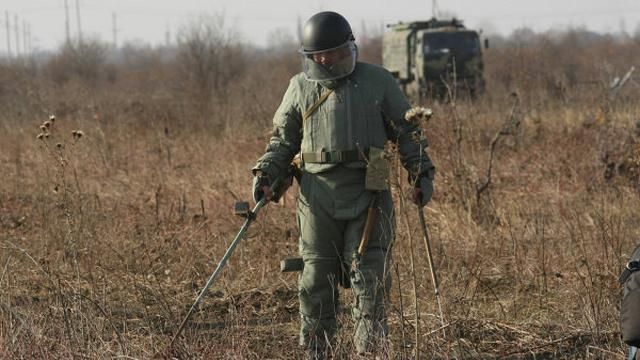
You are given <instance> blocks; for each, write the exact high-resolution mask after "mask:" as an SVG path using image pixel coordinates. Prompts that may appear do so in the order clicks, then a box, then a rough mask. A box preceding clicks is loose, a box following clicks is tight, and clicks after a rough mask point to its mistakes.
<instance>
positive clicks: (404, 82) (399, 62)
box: [382, 19, 484, 100]
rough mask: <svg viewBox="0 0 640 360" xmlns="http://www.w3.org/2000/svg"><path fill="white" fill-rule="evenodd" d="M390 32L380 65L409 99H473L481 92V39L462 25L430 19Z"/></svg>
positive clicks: (457, 21) (385, 36)
mask: <svg viewBox="0 0 640 360" xmlns="http://www.w3.org/2000/svg"><path fill="white" fill-rule="evenodd" d="M389 28H390V31H388V32H386V33H385V34H384V36H383V53H382V54H383V56H382V63H383V66H385V67H386V68H387V69H388V70H389V71H391V73H392V74H393V75H394V76H395V77H396V78H397V79H398V82H399V84H400V85H401V86H402V88H403V90H404V91H405V93H406V94H407V95H408V96H410V97H412V98H415V97H417V98H418V99H419V100H421V99H423V98H424V97H431V98H434V97H437V98H444V97H446V96H447V95H448V94H449V92H450V91H451V92H454V91H455V92H460V91H462V92H463V93H464V94H468V95H470V96H471V97H475V96H476V95H478V93H480V92H482V91H483V90H484V78H483V75H482V73H483V67H484V66H483V61H482V49H481V46H480V38H479V36H478V33H477V32H476V31H474V30H470V29H467V28H465V27H464V25H463V24H462V22H461V21H459V20H457V19H452V20H436V19H431V20H428V21H415V22H410V23H398V24H394V25H390V26H389Z"/></svg>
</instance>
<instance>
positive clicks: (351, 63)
mask: <svg viewBox="0 0 640 360" xmlns="http://www.w3.org/2000/svg"><path fill="white" fill-rule="evenodd" d="M300 55H301V56H302V71H303V72H304V73H305V75H306V77H307V79H308V80H311V81H325V80H336V79H340V78H343V77H345V76H347V75H349V74H351V73H352V72H353V69H355V67H356V58H357V48H356V45H355V43H354V42H353V41H351V40H349V41H347V42H345V43H344V44H342V45H340V46H338V47H335V48H333V49H327V50H321V51H304V50H300Z"/></svg>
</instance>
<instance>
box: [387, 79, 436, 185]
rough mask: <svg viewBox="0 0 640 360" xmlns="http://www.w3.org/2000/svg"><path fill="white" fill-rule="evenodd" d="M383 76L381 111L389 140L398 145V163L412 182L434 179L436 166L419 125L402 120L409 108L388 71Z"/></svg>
mask: <svg viewBox="0 0 640 360" xmlns="http://www.w3.org/2000/svg"><path fill="white" fill-rule="evenodd" d="M385 73H386V75H387V76H386V77H387V78H386V79H385V80H386V81H385V93H384V99H383V102H382V112H383V115H384V117H385V121H387V130H388V137H389V140H390V141H392V142H394V143H396V144H397V146H398V152H399V153H400V161H401V162H402V165H403V166H404V168H405V169H407V172H408V173H409V181H410V182H411V183H414V182H415V181H416V180H417V179H418V178H421V177H427V178H429V179H430V180H433V177H434V174H435V167H434V166H433V163H432V162H431V159H430V158H429V155H428V154H427V151H426V149H427V147H428V143H427V139H426V137H425V136H424V133H423V131H422V126H421V124H420V123H416V122H409V121H407V120H405V114H406V112H407V111H408V110H409V109H410V108H411V106H410V105H409V103H408V101H407V98H406V97H405V96H404V94H403V93H402V90H400V87H399V86H398V84H397V83H396V81H395V79H394V78H393V77H392V76H391V74H389V73H388V72H385Z"/></svg>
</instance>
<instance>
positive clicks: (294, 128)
mask: <svg viewBox="0 0 640 360" xmlns="http://www.w3.org/2000/svg"><path fill="white" fill-rule="evenodd" d="M299 94H300V88H299V86H298V85H297V83H296V81H295V80H294V79H292V80H291V81H290V82H289V87H288V88H287V91H286V92H285V94H284V96H283V98H282V102H281V103H280V106H279V107H278V110H276V113H275V115H274V117H273V132H272V134H271V138H270V140H269V143H268V144H267V147H266V149H265V153H264V155H262V156H261V157H260V159H258V161H257V163H256V165H255V166H254V167H253V169H252V172H253V173H254V175H255V174H256V172H257V171H261V172H262V173H264V174H266V175H267V176H268V177H269V179H270V180H271V181H273V180H274V179H276V178H277V177H278V176H280V175H281V174H282V173H284V172H285V171H286V170H287V168H288V166H289V164H291V161H292V160H293V157H294V156H295V155H296V154H297V153H298V152H299V151H300V141H301V140H302V132H301V129H302V115H301V111H300V107H299V105H298V104H299V101H298V98H299Z"/></svg>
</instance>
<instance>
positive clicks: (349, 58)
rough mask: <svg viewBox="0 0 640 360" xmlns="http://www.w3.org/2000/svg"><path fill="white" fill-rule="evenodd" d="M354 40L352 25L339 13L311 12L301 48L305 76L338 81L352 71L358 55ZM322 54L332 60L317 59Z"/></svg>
mask: <svg viewBox="0 0 640 360" xmlns="http://www.w3.org/2000/svg"><path fill="white" fill-rule="evenodd" d="M354 40H355V38H354V37H353V32H352V31H351V26H350V25H349V22H348V21H347V19H345V18H344V17H343V16H342V15H340V14H338V13H335V12H333V11H323V12H320V13H317V14H315V15H313V16H312V17H311V18H310V19H309V20H307V22H306V23H305V24H304V29H303V31H302V46H301V48H300V54H301V55H302V71H303V72H304V73H305V75H306V77H307V79H308V80H311V81H323V80H337V79H341V78H343V77H346V76H348V75H349V74H351V73H352V72H353V70H354V69H355V66H356V59H357V57H358V49H357V47H356V45H355V42H354ZM322 54H325V56H330V57H331V58H332V60H331V61H328V62H325V61H324V60H318V59H320V58H321V57H322ZM330 54H331V55H330ZM316 58H318V59H316Z"/></svg>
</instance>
